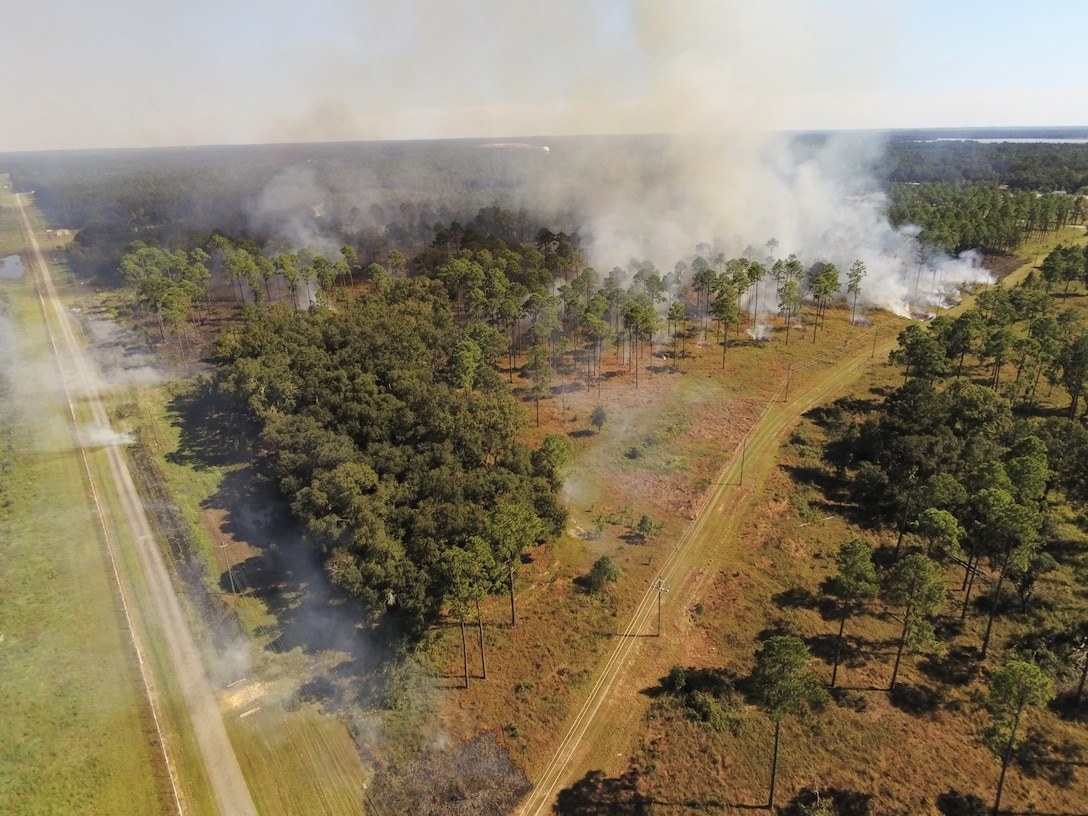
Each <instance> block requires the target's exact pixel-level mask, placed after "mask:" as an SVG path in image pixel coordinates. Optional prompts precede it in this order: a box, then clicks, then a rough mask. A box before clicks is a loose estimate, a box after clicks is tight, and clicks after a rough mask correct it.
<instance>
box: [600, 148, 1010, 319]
mask: <svg viewBox="0 0 1088 816" xmlns="http://www.w3.org/2000/svg"><path fill="white" fill-rule="evenodd" d="M663 145H665V149H666V151H667V158H666V159H665V160H664V163H663V164H664V166H663V168H662V171H661V173H660V174H659V175H650V176H648V177H647V176H642V177H640V176H637V175H634V174H632V175H631V176H630V177H628V178H626V179H622V180H618V181H617V180H613V182H614V183H612V184H606V185H601V186H598V187H596V188H595V189H592V190H590V191H588V195H589V196H590V202H591V203H590V206H589V213H588V216H589V219H590V222H591V228H590V232H591V234H592V236H593V243H592V246H591V247H590V253H591V260H592V262H593V263H595V264H598V265H599V266H601V267H603V268H604V269H609V268H611V265H612V264H615V263H620V264H621V265H622V263H624V262H626V261H627V259H638V260H639V261H649V262H651V263H653V264H654V265H655V266H657V267H658V268H659V269H661V270H665V271H668V270H671V269H672V268H673V266H674V265H675V264H676V262H677V261H685V262H690V261H691V259H692V256H693V255H694V253H695V247H696V245H698V244H700V243H704V244H707V245H709V246H710V247H711V249H712V252H711V253H710V254H711V255H716V254H718V253H723V254H724V255H725V257H727V258H732V257H741V256H743V255H744V254H745V252H746V251H749V252H750V251H751V250H753V249H754V250H755V257H754V259H755V260H758V261H760V262H763V263H765V264H767V263H768V262H773V259H775V258H785V257H786V256H787V255H789V254H791V253H793V254H796V255H797V257H798V258H799V259H800V260H801V262H802V263H803V264H804V265H805V266H806V267H807V266H809V265H811V264H812V263H815V262H817V261H823V262H825V263H834V264H835V265H836V266H837V267H838V268H839V271H840V277H841V279H842V281H843V286H844V287H845V285H846V272H847V270H848V269H849V268H850V266H851V265H852V264H853V263H854V261H856V260H861V261H862V262H863V263H864V264H865V266H866V269H867V276H866V278H865V279H864V281H863V282H862V287H861V296H860V297H859V304H864V305H866V306H875V307H881V308H885V309H889V310H891V311H893V312H896V313H898V314H919V313H925V312H928V311H929V310H930V309H931V308H933V307H934V306H936V305H939V304H943V303H945V302H947V300H948V299H949V298H952V297H954V296H955V292H956V289H957V286H958V285H960V284H963V283H969V282H975V281H985V280H988V279H989V276H988V274H987V273H986V271H985V270H983V269H981V268H979V267H978V264H977V261H976V259H975V258H973V257H964V258H959V259H952V258H942V257H936V256H933V255H931V254H926V253H923V251H922V247H921V246H920V245H919V243H918V242H917V240H915V234H916V230H912V229H906V230H895V229H892V228H891V226H890V225H889V224H888V221H887V218H886V215H885V209H884V208H885V200H884V196H883V194H882V193H881V191H880V188H879V186H878V185H877V183H876V181H875V179H874V178H873V176H872V170H871V167H872V166H873V163H874V162H875V161H876V160H878V159H879V155H880V152H881V151H882V150H883V147H884V143H883V139H882V138H881V136H880V135H879V134H866V133H844V134H837V135H831V136H828V137H827V138H826V139H809V138H802V137H797V136H789V135H785V134H747V135H740V134H733V135H718V136H698V137H696V136H673V137H670V138H668V139H667V140H666V141H664V142H663ZM772 240H773V241H774V242H776V243H775V244H774V245H772V246H771V247H768V246H767V244H768V242H770V241H772ZM707 260H710V257H708V258H707ZM767 289H768V292H769V293H770V294H772V295H773V292H772V291H770V287H768V288H767ZM761 301H762V302H761V304H760V306H761V310H762V311H765V312H766V311H775V310H776V308H777V306H776V305H775V304H774V303H773V302H772V301H773V297H772V298H768V299H767V300H764V299H763V298H761Z"/></svg>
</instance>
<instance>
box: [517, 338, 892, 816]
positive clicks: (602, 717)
mask: <svg viewBox="0 0 1088 816" xmlns="http://www.w3.org/2000/svg"><path fill="white" fill-rule="evenodd" d="M870 332H873V334H872V335H870V334H869V332H867V333H866V334H865V335H862V336H861V337H859V338H858V340H856V341H854V342H853V343H852V344H851V345H850V347H849V348H847V349H845V350H843V351H842V353H841V354H839V355H837V356H835V357H834V358H833V357H832V356H831V355H823V356H822V358H823V359H821V360H819V361H809V362H805V363H801V364H799V365H795V366H794V368H793V372H794V374H793V375H792V376H791V377H788V378H787V381H786V382H785V383H783V385H782V387H780V388H779V390H778V392H777V393H776V394H775V395H774V396H773V397H772V398H771V400H770V402H768V404H767V407H766V408H765V409H764V412H763V414H762V415H761V416H760V418H759V420H758V421H757V422H756V424H755V425H754V426H753V427H752V428H751V429H750V430H749V431H748V434H747V436H746V438H745V440H744V441H743V442H742V443H741V445H740V446H739V447H738V449H737V452H736V455H734V456H733V457H732V458H731V459H730V462H729V464H728V465H726V467H725V468H724V469H723V470H722V472H721V473H720V474H719V478H718V480H717V486H716V487H715V488H714V489H713V490H711V491H710V492H709V493H708V494H707V497H706V498H705V499H704V502H703V505H702V507H701V508H700V510H699V512H698V513H697V514H696V517H695V519H694V520H693V521H692V522H691V524H690V525H688V528H687V529H686V530H685V531H684V533H683V534H682V535H681V536H680V538H679V539H678V540H677V542H676V544H675V545H674V547H673V550H672V552H671V553H670V554H669V555H668V557H667V558H666V560H665V562H664V564H663V565H662V567H661V570H660V572H659V573H658V576H657V578H655V580H654V581H652V582H651V583H650V586H649V587H647V589H646V592H645V594H644V595H643V596H642V598H641V600H640V601H639V604H638V606H637V607H636V608H635V611H634V613H633V614H632V615H631V619H630V622H629V623H628V624H627V627H626V629H624V630H623V632H621V633H619V635H618V636H617V638H616V645H615V647H614V648H613V650H612V651H611V653H609V654H608V655H607V657H606V658H605V660H604V663H603V664H602V666H601V668H600V670H599V673H598V675H597V679H596V681H595V682H594V684H593V686H592V687H591V688H590V691H589V693H588V694H587V696H586V699H585V701H584V703H583V704H582V707H581V708H580V709H579V710H578V712H577V713H576V714H575V715H574V717H573V718H572V719H571V721H570V723H569V725H568V726H567V728H566V731H565V732H563V738H562V740H561V741H560V743H559V745H558V747H557V748H556V752H555V754H554V755H553V757H552V758H551V760H550V762H549V763H548V764H547V766H546V767H545V768H544V770H543V772H542V773H541V775H540V778H539V779H538V780H537V781H536V784H535V786H534V787H533V789H532V790H531V791H530V792H529V795H528V796H527V797H526V800H525V801H524V802H523V803H522V806H521V809H520V811H519V813H520V814H521V816H540V814H544V813H551V812H552V805H553V804H554V802H555V797H556V795H557V793H558V792H559V791H560V790H561V789H563V788H565V787H568V786H569V785H571V784H572V783H573V782H574V781H576V779H577V778H578V777H580V776H581V775H582V774H584V773H585V772H586V771H588V770H591V769H596V768H600V767H602V765H605V764H607V763H609V762H610V761H614V759H612V758H614V757H625V756H627V755H628V753H627V752H629V751H630V749H631V746H632V744H633V742H634V738H635V737H636V736H637V729H639V728H640V727H641V725H642V720H641V717H640V716H639V714H640V712H641V709H642V705H641V703H640V702H637V701H636V700H637V697H638V691H639V690H640V689H645V688H647V687H649V686H652V685H654V684H655V683H656V682H657V681H658V680H660V678H661V676H662V671H663V669H662V660H661V658H660V656H659V655H655V654H653V652H663V651H666V650H667V649H668V648H669V646H668V645H666V644H663V643H662V640H663V639H662V640H659V639H657V638H655V637H645V635H653V634H654V633H655V632H656V631H657V614H658V613H657V610H658V603H659V592H658V588H657V587H658V580H660V581H661V582H662V583H663V585H664V586H665V587H666V588H667V589H668V590H669V594H668V595H664V596H662V598H661V599H660V600H662V606H663V608H664V610H665V613H664V614H665V615H666V616H667V615H668V614H669V613H675V612H676V611H680V610H682V609H683V608H684V606H686V605H690V604H693V603H694V602H695V601H696V600H697V599H698V597H699V594H700V593H701V592H702V590H703V585H704V578H705V576H706V575H708V574H710V573H711V572H712V570H713V569H714V568H715V567H716V566H717V565H718V564H720V563H722V562H723V561H724V560H727V559H728V554H729V551H730V548H731V547H732V546H735V544H734V541H735V535H736V532H737V528H738V526H739V524H740V523H741V521H742V520H743V517H744V515H745V514H746V512H747V511H748V510H750V509H751V505H752V500H753V498H754V497H755V496H756V495H757V493H758V490H757V489H756V486H758V485H759V484H760V482H761V481H762V479H763V478H764V477H765V476H766V474H767V472H768V471H769V469H770V468H771V466H772V465H773V463H774V461H775V456H776V452H777V449H778V446H779V444H780V443H781V441H782V438H783V437H784V435H785V434H786V432H787V431H788V430H789V429H790V427H792V425H793V424H794V422H795V421H796V420H797V419H798V418H799V417H800V416H801V415H802V414H803V413H804V412H805V411H807V410H809V409H810V408H812V407H813V406H815V405H817V404H819V403H821V402H824V401H826V400H827V399H829V398H830V397H832V396H833V395H834V394H835V393H836V392H837V391H839V390H840V389H842V388H843V387H844V386H846V385H847V384H849V383H850V382H852V381H853V380H854V379H855V377H857V375H858V374H859V373H860V372H861V371H862V369H863V368H864V367H865V366H867V365H869V364H870V363H871V361H873V360H883V359H884V358H885V355H886V353H887V351H888V350H889V349H890V348H892V347H893V346H894V345H895V336H894V334H892V335H891V336H889V337H888V338H887V339H886V340H884V342H883V343H881V344H880V345H879V346H877V344H876V335H875V329H871V330H870ZM870 336H871V337H872V339H871V340H869V339H868V338H869V337H870ZM832 359H834V361H833V362H831V361H832ZM820 362H831V365H833V366H834V367H833V368H832V370H830V371H827V372H826V375H824V373H823V371H822V370H821V371H818V372H815V374H814V375H813V374H809V375H808V376H807V377H806V378H805V381H804V382H803V383H801V382H797V381H796V380H797V379H799V378H798V377H797V372H801V371H804V370H807V369H811V368H813V367H814V366H815V365H817V364H819V363H820ZM791 380H793V381H792V382H791ZM742 476H743V479H742ZM681 599H682V600H681ZM673 645H675V644H673ZM665 669H666V670H667V664H666V665H665Z"/></svg>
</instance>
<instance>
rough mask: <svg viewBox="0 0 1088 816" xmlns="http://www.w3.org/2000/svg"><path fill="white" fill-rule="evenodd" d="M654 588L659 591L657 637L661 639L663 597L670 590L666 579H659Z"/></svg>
mask: <svg viewBox="0 0 1088 816" xmlns="http://www.w3.org/2000/svg"><path fill="white" fill-rule="evenodd" d="M654 587H655V588H656V589H657V637H661V596H662V594H664V593H666V592H668V591H669V590H668V589H667V588H666V587H665V579H664V578H658V579H657V581H656V582H655V583H654Z"/></svg>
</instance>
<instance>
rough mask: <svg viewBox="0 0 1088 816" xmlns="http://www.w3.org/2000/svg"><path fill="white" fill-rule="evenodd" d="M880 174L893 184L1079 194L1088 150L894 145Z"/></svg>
mask: <svg viewBox="0 0 1088 816" xmlns="http://www.w3.org/2000/svg"><path fill="white" fill-rule="evenodd" d="M880 172H881V175H882V177H883V179H884V180H885V181H886V182H890V183H895V182H899V183H919V182H952V183H956V184H985V185H992V186H997V185H1004V186H1006V187H1009V188H1011V189H1013V190H1030V191H1037V192H1044V193H1045V192H1053V191H1058V190H1063V191H1065V192H1069V193H1074V192H1080V191H1084V190H1086V189H1088V144H1069V143H1047V142H996V143H984V142H971V141H955V140H942V141H913V140H892V141H891V142H889V144H888V148H887V152H886V156H885V162H884V166H883V169H882V170H881V171H880Z"/></svg>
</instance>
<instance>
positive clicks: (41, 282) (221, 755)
mask: <svg viewBox="0 0 1088 816" xmlns="http://www.w3.org/2000/svg"><path fill="white" fill-rule="evenodd" d="M15 200H16V203H17V205H18V208H19V219H20V223H21V224H22V228H23V233H24V237H25V241H26V246H27V248H28V249H29V250H30V257H29V267H30V271H31V274H32V275H33V276H34V279H35V281H36V283H37V286H38V292H39V296H40V297H41V299H42V306H43V309H44V310H45V313H46V314H45V316H46V323H47V325H48V328H49V333H50V336H51V337H52V340H53V347H54V351H55V353H56V355H57V364H58V366H59V368H60V371H61V375H62V378H63V380H64V388H65V392H66V394H67V397H68V401H69V406H70V408H71V409H72V410H71V413H72V417H73V420H74V421H76V427H75V429H74V434H75V437H76V439H77V444H79V446H80V448H81V450H82V451H83V453H84V455H86V446H85V443H84V441H83V430H82V429H81V428H80V427H79V425H78V421H77V420H76V417H77V416H78V413H77V406H78V407H79V410H80V411H81V412H82V411H86V412H89V413H90V415H91V417H92V421H93V425H94V426H95V429H96V431H102V432H105V431H109V430H110V421H109V416H108V414H107V413H106V409H105V407H104V406H103V404H102V400H101V399H100V397H99V395H98V393H97V390H96V388H97V387H96V384H97V383H98V382H99V378H98V377H97V376H95V375H96V373H97V372H96V367H95V364H94V362H93V360H92V359H91V358H90V356H89V354H88V353H87V350H86V349H85V348H84V346H83V345H82V344H81V343H80V342H79V341H78V340H77V338H76V334H75V332H74V330H73V326H72V319H71V316H70V315H69V314H68V311H67V309H66V308H65V306H64V304H63V302H62V301H61V300H60V298H59V297H58V295H57V291H56V289H55V287H54V285H53V280H52V278H51V277H50V274H49V267H48V266H47V265H46V263H45V259H44V258H43V257H42V253H41V249H40V247H39V245H38V241H37V237H36V236H35V234H34V230H33V228H32V226H31V223H30V219H29V218H28V216H27V213H26V210H25V206H24V202H23V196H22V195H17V196H16V197H15ZM96 436H100V437H103V438H104V437H106V436H107V434H106V433H101V434H96ZM110 436H112V435H110ZM104 448H105V454H106V457H107V461H108V463H109V470H110V476H111V479H110V481H111V482H112V486H110V485H94V484H92V489H94V490H101V489H102V488H106V489H108V490H109V489H112V490H113V491H115V492H116V495H117V496H118V498H119V500H120V503H121V506H122V508H123V512H124V522H125V523H126V524H127V525H128V527H129V529H130V531H131V534H132V535H131V537H132V540H133V541H135V544H136V548H137V552H138V555H139V562H140V565H141V567H142V569H143V573H144V580H145V581H146V584H147V587H148V590H149V595H150V606H149V608H150V609H152V610H153V614H154V615H155V617H156V618H157V621H156V624H157V625H156V626H155V628H156V629H158V630H160V631H161V632H163V635H164V638H165V640H166V645H167V647H168V650H169V653H170V658H171V662H172V663H173V668H174V672H175V674H176V676H177V682H178V686H179V687H180V688H181V692H182V696H183V698H184V703H185V707H186V708H187V710H188V712H189V717H190V719H191V721H192V728H193V734H194V735H195V738H196V742H197V745H198V747H199V750H200V753H201V755H202V757H203V760H204V766H205V772H206V775H207V778H208V779H209V780H210V783H211V786H212V789H213V792H214V795H215V800H216V803H217V804H218V807H219V811H220V813H222V814H224V816H250V815H251V814H252V816H256V813H257V808H256V807H255V806H254V804H253V799H252V798H251V797H250V793H249V788H248V787H247V786H246V782H245V779H244V778H243V776H242V771H241V768H240V767H239V765H238V760H237V758H236V757H235V755H234V749H233V747H232V746H231V744H230V739H229V738H228V737H227V732H226V729H225V728H224V727H223V720H222V717H221V716H220V713H219V708H218V705H217V703H216V699H215V695H214V693H213V692H212V688H211V685H210V683H209V682H208V677H207V675H206V674H205V671H204V667H203V665H202V662H201V659H200V654H199V652H198V650H197V647H196V643H195V641H194V640H193V635H192V632H191V631H190V630H189V626H188V623H187V622H186V620H185V615H184V614H183V612H182V609H181V605H180V603H179V601H178V597H177V595H176V594H175V592H174V587H173V584H172V583H171V581H170V574H169V572H168V571H167V568H166V564H165V563H164V562H163V558H162V555H161V553H160V551H159V547H158V544H157V542H156V541H155V537H154V534H153V533H152V530H151V525H150V524H149V523H148V518H147V515H146V513H145V512H144V508H143V504H142V502H141V500H140V496H139V494H138V492H137V490H136V487H135V485H134V484H133V481H132V476H131V474H130V473H129V469H128V463H127V462H126V461H125V457H124V455H123V454H122V452H121V449H120V447H119V446H118V444H117V443H116V442H111V443H108V444H106V445H105V446H104ZM88 477H89V478H91V480H92V483H93V481H94V474H93V473H91V472H90V471H89V470H88ZM153 707H154V706H153ZM181 807H182V806H181V803H180V801H179V810H180V809H181Z"/></svg>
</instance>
